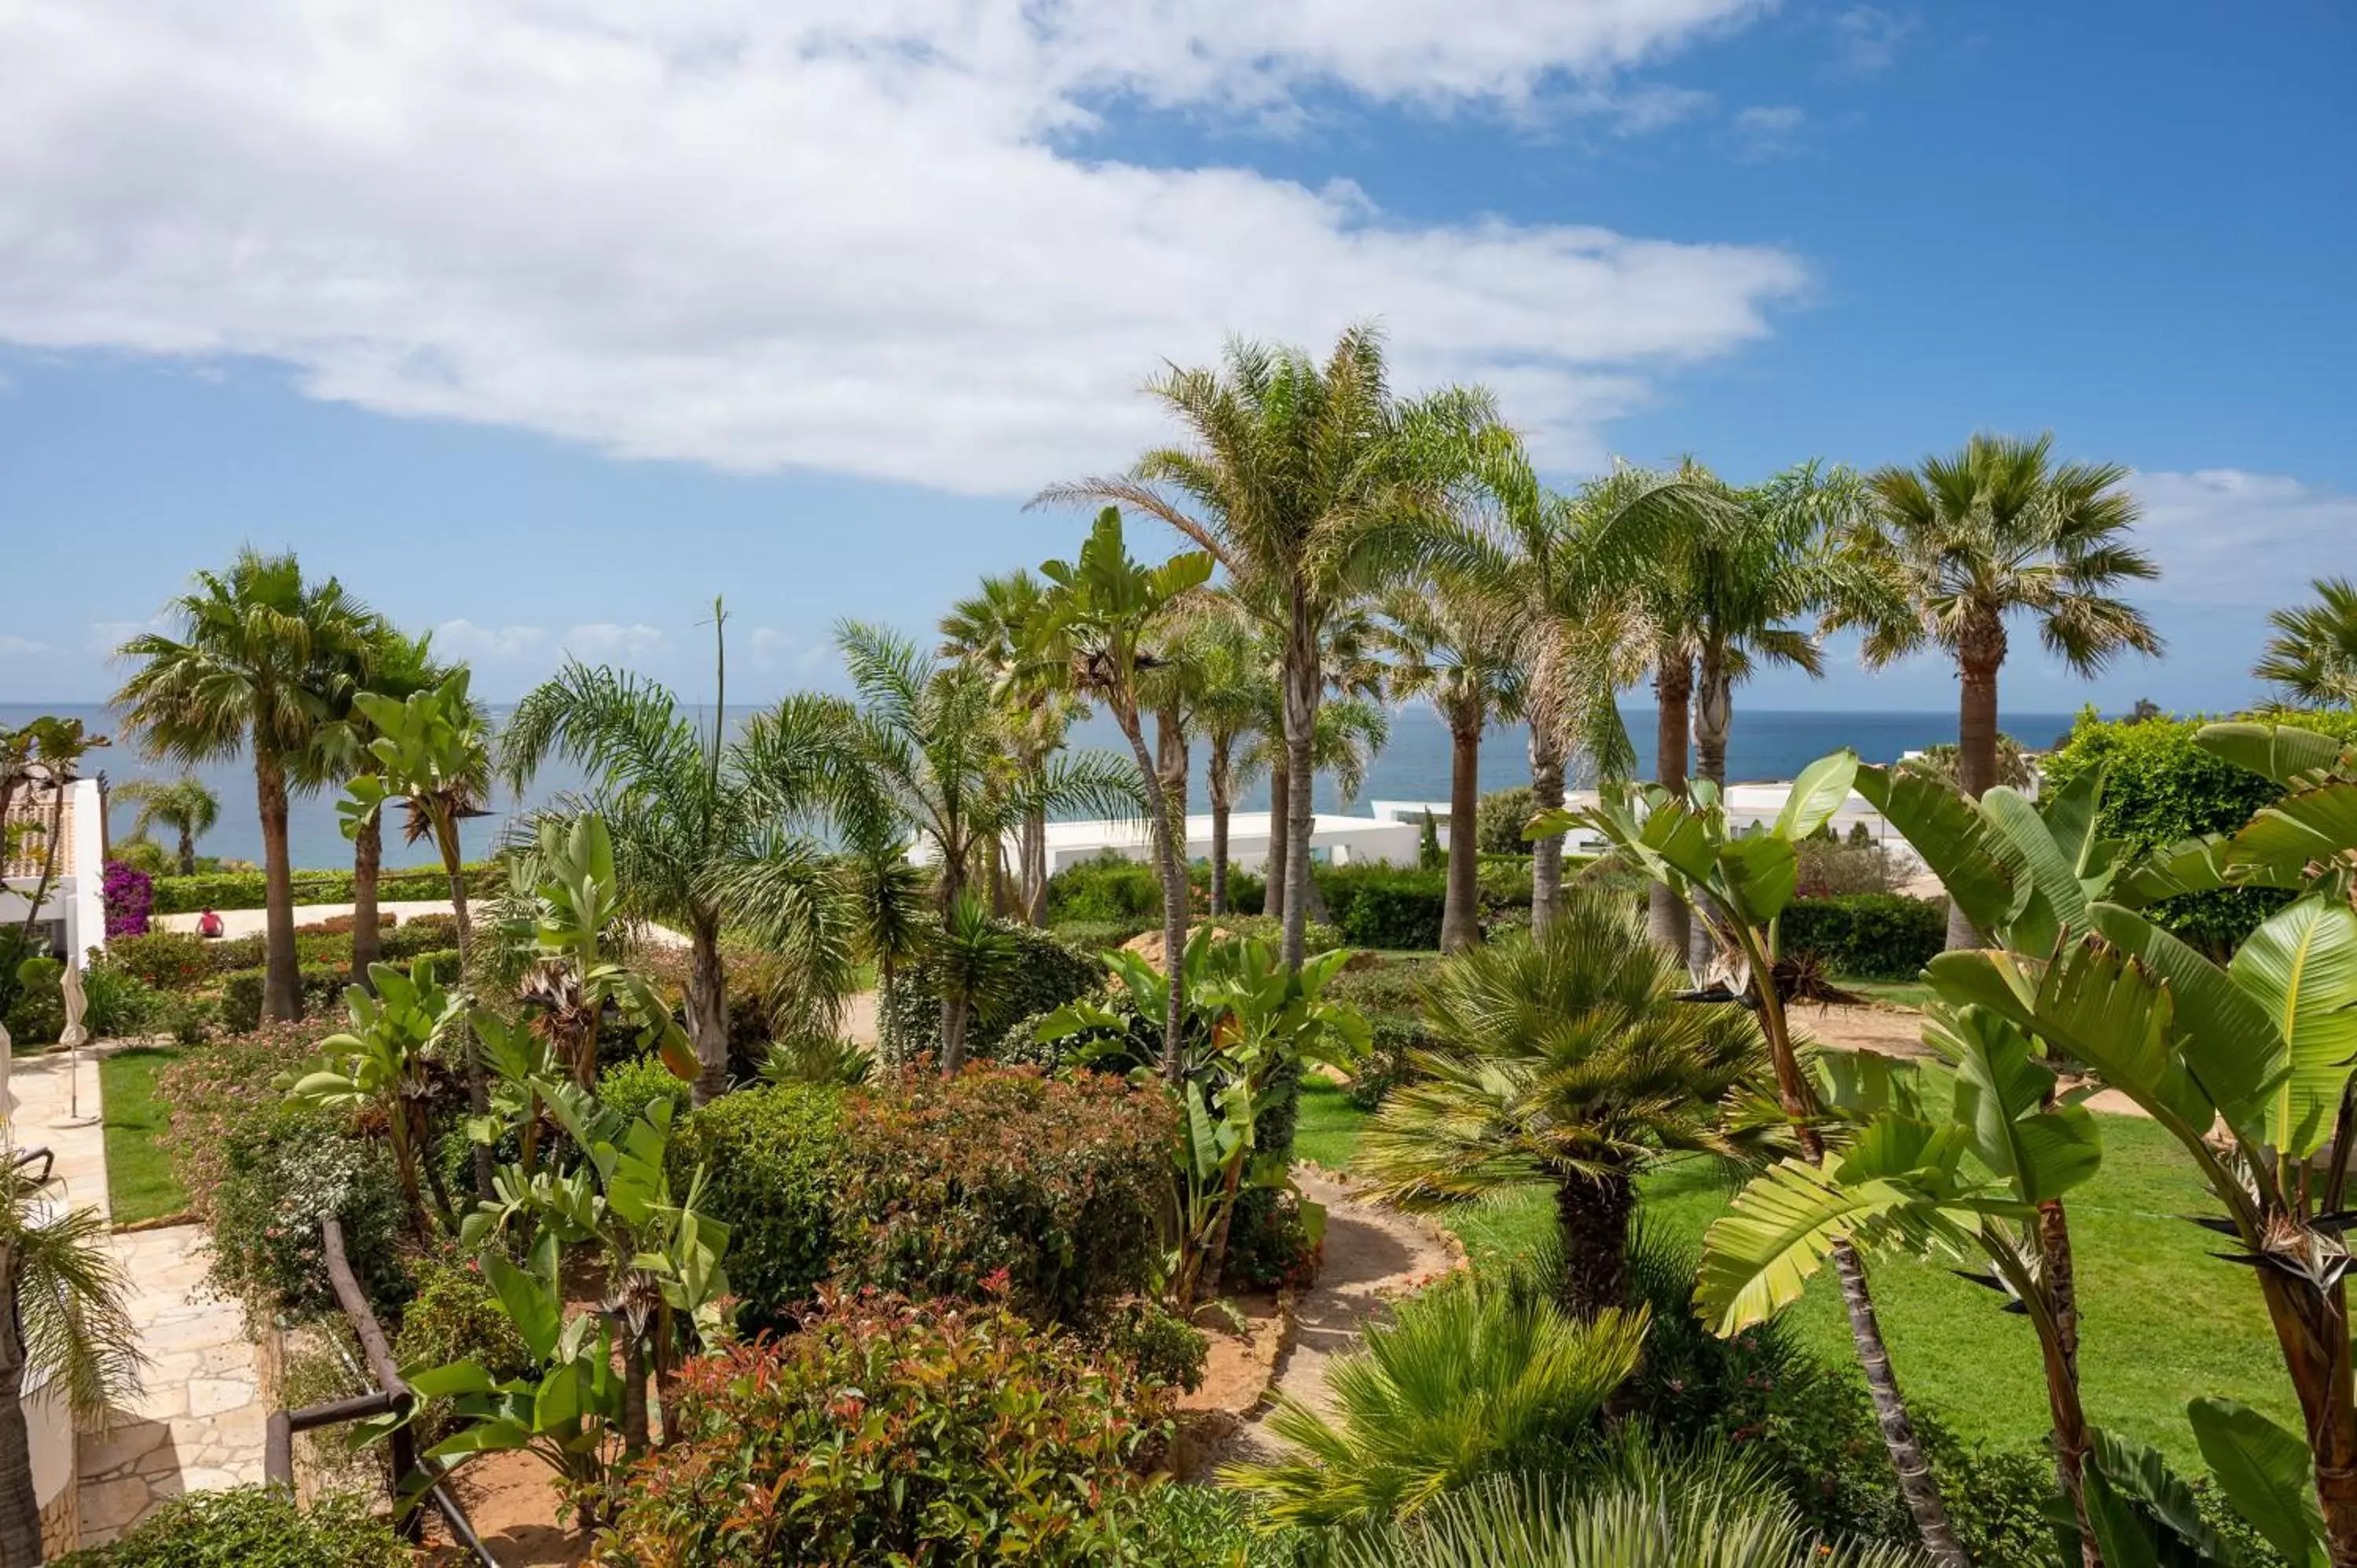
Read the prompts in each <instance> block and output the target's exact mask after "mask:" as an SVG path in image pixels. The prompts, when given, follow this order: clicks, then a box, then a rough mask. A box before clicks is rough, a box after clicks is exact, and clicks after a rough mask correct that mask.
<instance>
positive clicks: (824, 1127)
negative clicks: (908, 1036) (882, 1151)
mask: <svg viewBox="0 0 2357 1568" xmlns="http://www.w3.org/2000/svg"><path fill="white" fill-rule="evenodd" d="M666 1076H668V1074H666ZM841 1123H842V1114H841V1106H840V1095H839V1093H838V1092H837V1091H836V1090H830V1089H825V1088H823V1087H820V1086H818V1085H815V1084H800V1083H796V1084H778V1085H773V1086H771V1087H768V1088H763V1089H748V1090H738V1091H737V1092H736V1093H734V1094H726V1095H723V1096H721V1097H720V1098H719V1099H717V1100H715V1101H713V1102H712V1103H711V1104H709V1105H706V1106H705V1107H704V1109H702V1110H701V1111H698V1112H695V1113H694V1115H693V1116H690V1117H688V1118H687V1120H686V1121H685V1122H683V1123H681V1124H680V1125H679V1126H678V1128H677V1130H676V1131H675V1132H674V1133H673V1135H672V1142H671V1160H672V1164H673V1181H674V1182H675V1183H676V1182H683V1181H684V1180H685V1179H686V1176H687V1175H688V1173H690V1172H692V1171H693V1170H694V1168H695V1166H696V1165H697V1164H699V1163H701V1164H702V1165H703V1166H704V1168H705V1182H706V1185H705V1189H704V1204H703V1207H704V1211H705V1213H707V1214H709V1215H711V1216H712V1217H713V1218H714V1219H719V1220H722V1221H724V1222H726V1224H727V1226H728V1227H729V1235H728V1257H727V1264H728V1283H729V1284H730V1286H731V1287H732V1288H734V1289H735V1290H736V1292H737V1295H738V1297H739V1298H741V1299H742V1301H743V1302H744V1304H745V1309H746V1315H747V1317H748V1326H751V1325H756V1324H768V1325H777V1324H780V1323H791V1321H793V1318H794V1316H795V1315H796V1314H798V1313H799V1312H800V1311H801V1310H802V1307H803V1306H804V1305H807V1304H808V1303H809V1302H810V1300H811V1298H812V1296H813V1294H815V1293H816V1291H817V1289H818V1286H819V1285H820V1284H821V1283H823V1282H824V1281H825V1279H826V1278H827V1276H828V1275H829V1274H831V1273H833V1272H834V1261H835V1252H836V1240H835V1236H836V1225H835V1219H834V1202H833V1201H832V1196H831V1195H832V1192H833V1189H834V1186H835V1183H836V1179H837V1178H836V1171H837V1164H838V1161H839V1160H840V1158H841V1155H842V1150H843V1135H842V1132H841ZM681 1190H684V1189H683V1188H682V1189H681Z"/></svg>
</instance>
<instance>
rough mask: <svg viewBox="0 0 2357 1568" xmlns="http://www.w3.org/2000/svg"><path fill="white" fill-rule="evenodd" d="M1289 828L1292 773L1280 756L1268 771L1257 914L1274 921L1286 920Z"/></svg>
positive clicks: (1291, 803) (1291, 806) (1291, 808)
mask: <svg viewBox="0 0 2357 1568" xmlns="http://www.w3.org/2000/svg"><path fill="white" fill-rule="evenodd" d="M1292 825H1293V776H1292V770H1291V769H1290V768H1288V767H1287V765H1286V762H1285V760H1284V759H1283V758H1282V757H1280V758H1279V759H1278V760H1277V761H1275V762H1274V763H1272V764H1271V765H1270V767H1269V770H1268V858H1267V859H1266V860H1265V861H1264V862H1263V863H1262V864H1261V868H1260V870H1261V876H1262V879H1263V880H1262V883H1261V895H1260V912H1261V913H1262V914H1263V915H1265V916H1267V917H1268V918H1271V919H1273V920H1282V919H1284V918H1285V865H1286V855H1285V846H1286V838H1287V836H1288V835H1289V833H1290V832H1291V829H1292Z"/></svg>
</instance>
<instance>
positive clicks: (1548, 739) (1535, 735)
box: [1448, 719, 1564, 937]
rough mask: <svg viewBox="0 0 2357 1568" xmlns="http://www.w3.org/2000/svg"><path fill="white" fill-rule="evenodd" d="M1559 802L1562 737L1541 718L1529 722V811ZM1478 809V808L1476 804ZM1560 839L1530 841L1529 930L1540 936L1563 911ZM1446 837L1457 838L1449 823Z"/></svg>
mask: <svg viewBox="0 0 2357 1568" xmlns="http://www.w3.org/2000/svg"><path fill="white" fill-rule="evenodd" d="M1562 804H1563V737H1562V736H1560V735H1558V734H1557V733H1555V731H1554V730H1553V729H1551V728H1550V727H1549V726H1548V725H1547V724H1546V723H1545V722H1544V720H1543V719H1540V720H1534V722H1533V723H1532V725H1531V808H1532V814H1533V815H1536V814H1538V813H1540V812H1543V811H1554V810H1555V809H1556V808H1557V807H1559V806H1561V805H1562ZM1477 809H1478V808H1477ZM1563 839H1564V835H1563V834H1561V833H1556V834H1555V835H1553V836H1552V837H1548V838H1543V839H1538V840H1536V841H1534V843H1532V844H1531V934H1532V935H1533V936H1534V937H1535V936H1544V935H1545V934H1546V931H1547V929H1548V928H1549V927H1550V926H1553V925H1554V924H1555V917H1556V916H1557V915H1559V914H1561V913H1562V912H1563ZM1448 841H1449V843H1456V842H1457V830H1456V828H1455V826H1454V825H1453V824H1452V825H1451V826H1450V828H1449V830H1448Z"/></svg>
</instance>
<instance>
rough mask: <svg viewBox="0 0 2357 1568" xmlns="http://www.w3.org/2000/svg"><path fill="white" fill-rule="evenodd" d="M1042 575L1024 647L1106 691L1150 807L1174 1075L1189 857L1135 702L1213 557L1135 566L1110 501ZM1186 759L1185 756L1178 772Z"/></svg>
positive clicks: (1089, 689)
mask: <svg viewBox="0 0 2357 1568" xmlns="http://www.w3.org/2000/svg"><path fill="white" fill-rule="evenodd" d="M1039 575H1041V576H1043V577H1046V578H1047V579H1048V580H1049V582H1050V583H1051V584H1053V585H1054V586H1052V587H1050V588H1049V590H1048V592H1047V593H1045V594H1043V595H1042V596H1040V602H1039V613H1038V616H1037V618H1035V619H1034V620H1033V622H1032V624H1031V625H1030V626H1029V627H1028V628H1026V631H1025V639H1024V640H1025V645H1026V649H1027V651H1028V653H1029V654H1030V656H1031V658H1032V659H1033V660H1037V661H1039V662H1041V663H1044V664H1046V665H1048V666H1049V667H1050V668H1061V669H1064V670H1067V671H1071V683H1072V685H1073V687H1074V689H1075V690H1077V691H1080V692H1082V693H1085V694H1087V695H1089V696H1092V697H1101V698H1103V701H1104V704H1105V706H1106V707H1107V708H1109V709H1111V710H1112V712H1113V716H1114V723H1116V724H1118V725H1120V726H1121V733H1122V736H1124V738H1125V739H1126V740H1127V741H1128V742H1129V749H1130V753H1131V755H1132V756H1133V757H1135V758H1136V760H1137V772H1138V779H1139V782H1140V783H1141V784H1143V786H1144V787H1145V789H1146V801H1147V804H1148V806H1149V808H1150V809H1151V811H1152V813H1153V838H1154V854H1155V862H1156V865H1157V869H1158V870H1159V871H1160V872H1161V874H1162V941H1163V946H1162V955H1163V956H1162V967H1163V968H1164V970H1165V971H1167V972H1168V1000H1167V1002H1166V1004H1165V1006H1164V1009H1163V1020H1162V1070H1163V1073H1164V1075H1165V1076H1166V1077H1168V1079H1170V1080H1171V1081H1172V1082H1173V1083H1176V1082H1178V1080H1179V1071H1180V1069H1181V1067H1182V1063H1181V1061H1180V1058H1179V1030H1180V1027H1181V1026H1182V1024H1183V1022H1184V1019H1185V1015H1186V1006H1187V995H1186V981H1185V976H1184V975H1183V973H1182V972H1181V971H1182V968H1183V966H1182V965H1181V964H1180V963H1179V954H1180V953H1182V952H1183V951H1185V950H1186V946H1187V866H1186V863H1185V862H1184V861H1183V860H1181V859H1180V858H1179V856H1180V853H1181V851H1180V844H1181V843H1182V841H1183V839H1184V835H1185V832H1186V819H1185V817H1184V816H1183V815H1182V814H1181V813H1183V812H1184V811H1185V810H1186V807H1185V805H1184V797H1181V798H1180V800H1177V801H1174V800H1172V799H1171V798H1170V791H1169V782H1168V779H1165V778H1164V777H1163V775H1162V774H1161V772H1160V771H1159V770H1158V769H1157V768H1156V765H1155V758H1154V757H1152V756H1151V755H1150V754H1148V752H1147V751H1146V735H1145V731H1144V728H1143V726H1142V725H1141V723H1140V719H1139V702H1140V698H1141V694H1142V693H1143V692H1144V691H1145V690H1146V689H1147V686H1148V682H1150V681H1151V679H1152V677H1151V675H1150V674H1149V673H1148V672H1149V671H1150V670H1151V669H1152V663H1153V659H1154V656H1153V655H1152V654H1150V653H1148V652H1147V651H1146V650H1147V647H1148V646H1149V645H1150V644H1151V643H1153V642H1154V641H1156V640H1157V639H1159V638H1160V637H1161V635H1162V634H1163V632H1164V630H1165V623H1166V622H1167V621H1168V619H1169V618H1171V617H1172V616H1173V615H1174V614H1175V613H1177V611H1178V609H1179V606H1180V604H1181V603H1182V601H1183V600H1184V599H1185V598H1186V596H1188V595H1189V594H1191V593H1194V592H1195V591H1196V590H1197V589H1199V588H1200V587H1201V586H1202V585H1204V584H1205V583H1206V582H1208V581H1209V580H1210V579H1211V554H1210V553H1209V552H1207V551H1191V552H1189V553H1183V554H1179V555H1174V556H1172V557H1171V558H1170V559H1169V560H1168V561H1166V562H1164V563H1163V564H1161V565H1159V566H1151V567H1148V566H1141V565H1139V564H1137V563H1136V562H1135V561H1134V560H1132V559H1131V558H1130V554H1129V550H1128V548H1127V546H1126V545H1125V544H1124V543H1123V542H1122V531H1121V509H1120V508H1119V507H1110V506H1109V507H1107V508H1105V509H1104V510H1103V511H1101V512H1099V513H1098V514H1097V521H1096V525H1095V526H1094V527H1093V528H1092V529H1091V530H1090V532H1089V537H1088V539H1087V540H1086V541H1085V542H1083V543H1082V546H1081V553H1080V557H1079V559H1077V560H1075V561H1049V562H1048V563H1046V564H1043V565H1042V566H1041V567H1040V568H1039ZM1165 696H1166V698H1168V697H1169V693H1165ZM1170 700H1172V701H1174V702H1175V698H1171V699H1170ZM1182 757H1183V754H1182ZM1185 766H1186V765H1185V763H1184V761H1183V760H1182V761H1181V762H1180V764H1179V768H1180V776H1181V779H1182V780H1183V779H1184V774H1185Z"/></svg>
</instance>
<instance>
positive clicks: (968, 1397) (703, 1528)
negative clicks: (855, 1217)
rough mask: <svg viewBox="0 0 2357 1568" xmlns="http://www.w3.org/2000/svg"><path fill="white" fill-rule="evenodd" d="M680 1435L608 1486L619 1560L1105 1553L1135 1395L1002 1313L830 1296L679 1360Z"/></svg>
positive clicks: (1149, 1408) (1133, 1434) (1102, 1364)
mask: <svg viewBox="0 0 2357 1568" xmlns="http://www.w3.org/2000/svg"><path fill="white" fill-rule="evenodd" d="M672 1408H673V1410H675V1411H676V1412H677V1415H678V1419H679V1430H680V1433H681V1437H680V1439H679V1441H678V1442H676V1443H674V1444H672V1445H670V1446H669V1447H667V1448H665V1449H664V1450H663V1451H662V1454H661V1455H659V1456H656V1457H652V1458H650V1459H648V1460H645V1461H642V1462H641V1463H640V1465H639V1466H637V1467H636V1468H635V1469H634V1470H632V1471H631V1472H630V1474H629V1476H628V1477H627V1478H626V1480H625V1482H624V1485H623V1488H622V1500H621V1508H620V1514H619V1523H618V1525H617V1526H616V1528H615V1530H614V1531H613V1536H612V1540H611V1541H610V1543H609V1544H608V1548H607V1550H608V1553H609V1555H608V1561H610V1562H612V1563H617V1564H629V1565H639V1568H656V1565H659V1564H662V1565H668V1564H680V1565H684V1564H688V1563H741V1564H744V1565H746V1568H761V1565H767V1564H794V1563H813V1564H817V1563H830V1564H831V1563H938V1564H944V1565H946V1564H951V1563H958V1564H965V1563H974V1564H980V1563H994V1562H1006V1561H1014V1560H1017V1559H1019V1560H1020V1561H1023V1562H1025V1563H1092V1562H1098V1561H1103V1560H1105V1558H1106V1557H1107V1556H1108V1554H1109V1552H1110V1551H1111V1550H1113V1548H1112V1545H1111V1543H1112V1541H1114V1539H1115V1538H1116V1537H1117V1535H1118V1534H1119V1532H1120V1530H1121V1529H1122V1526H1123V1524H1124V1523H1125V1520H1127V1519H1128V1518H1129V1517H1131V1516H1133V1515H1134V1514H1135V1509H1136V1506H1137V1503H1136V1498H1137V1483H1136V1482H1135V1479H1134V1477H1132V1475H1131V1474H1130V1465H1131V1462H1132V1461H1133V1460H1134V1459H1135V1458H1137V1457H1138V1456H1139V1455H1140V1454H1141V1451H1142V1450H1144V1449H1146V1447H1147V1446H1148V1445H1149V1444H1151V1443H1152V1441H1153V1440H1154V1439H1155V1438H1156V1437H1157V1435H1158V1434H1159V1431H1160V1424H1161V1412H1160V1410H1159V1408H1158V1406H1157V1402H1155V1400H1154V1398H1153V1396H1152V1393H1151V1391H1150V1390H1146V1389H1141V1388H1139V1387H1137V1386H1136V1385H1135V1384H1134V1383H1133V1382H1132V1380H1131V1379H1130V1378H1129V1376H1128V1375H1127V1373H1126V1372H1125V1370H1124V1369H1122V1368H1121V1367H1120V1366H1119V1365H1118V1363H1115V1362H1113V1361H1110V1360H1106V1359H1098V1358H1094V1357H1091V1356H1089V1355H1087V1354H1086V1353H1084V1352H1082V1350H1081V1349H1079V1348H1077V1347H1076V1346H1074V1345H1073V1344H1072V1343H1071V1341H1069V1340H1066V1339H1062V1338H1060V1337H1056V1336H1054V1335H1051V1334H1047V1333H1043V1332H1041V1331H1039V1330H1038V1329H1035V1328H1033V1327H1031V1326H1029V1325H1028V1324H1026V1323H1025V1322H1024V1321H1023V1320H1022V1319H1021V1318H1019V1317H1017V1316H1015V1315H1014V1314H1012V1313H1010V1312H1006V1311H1005V1310H1002V1309H1000V1308H997V1307H995V1306H991V1307H982V1308H973V1309H959V1308H953V1307H943V1306H939V1305H934V1306H915V1305H909V1304H908V1303H906V1302H903V1301H900V1300H898V1299H896V1298H893V1297H890V1296H872V1295H861V1296H856V1297H843V1298H838V1299H835V1300H834V1301H832V1302H830V1303H829V1304H828V1310H827V1312H826V1313H825V1315H824V1316H823V1317H821V1318H820V1319H819V1320H818V1321H817V1322H815V1323H814V1324H813V1325H812V1326H810V1327H808V1328H806V1329H804V1330H803V1331H802V1333H800V1334H797V1335H795V1336H793V1337H791V1338H788V1339H783V1340H777V1341H769V1342H762V1343H756V1344H752V1345H747V1346H741V1347H738V1348H736V1349H734V1350H731V1351H729V1352H727V1353H726V1354H725V1355H720V1356H714V1357H707V1358H704V1359H699V1360H696V1361H692V1362H690V1363H689V1364H688V1366H687V1367H686V1368H685V1369H683V1371H682V1373H681V1375H680V1378H679V1382H678V1386H677V1389H676V1391H675V1392H674V1394H673V1402H672Z"/></svg>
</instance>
